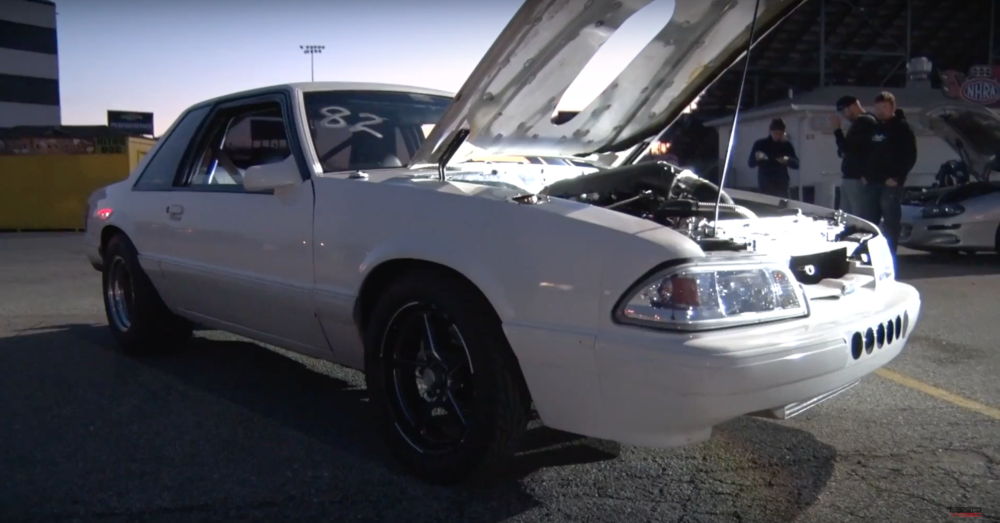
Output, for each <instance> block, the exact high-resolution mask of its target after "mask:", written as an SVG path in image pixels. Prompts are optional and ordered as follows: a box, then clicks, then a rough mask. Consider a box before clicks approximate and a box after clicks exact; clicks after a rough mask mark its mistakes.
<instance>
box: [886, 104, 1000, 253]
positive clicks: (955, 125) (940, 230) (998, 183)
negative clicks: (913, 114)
mask: <svg viewBox="0 0 1000 523" xmlns="http://www.w3.org/2000/svg"><path fill="white" fill-rule="evenodd" d="M924 120H925V124H926V126H927V128H929V129H931V130H933V131H934V132H935V133H937V134H938V135H939V136H941V137H942V138H943V139H944V140H945V141H946V142H947V143H948V144H949V145H951V146H952V148H953V149H954V150H955V152H956V153H957V154H958V155H959V157H960V158H961V159H962V161H963V162H965V163H966V165H968V167H969V169H970V170H971V171H972V172H973V181H971V182H970V183H967V184H963V185H957V186H951V187H940V188H935V189H930V190H927V191H923V192H919V193H915V194H911V195H910V196H909V197H907V198H906V199H905V200H904V201H903V220H902V232H901V234H900V239H899V244H900V245H902V246H904V247H908V248H910V249H915V250H921V251H927V252H970V253H971V252H980V251H996V252H1000V180H997V178H998V177H1000V176H998V175H994V176H993V179H992V180H991V179H990V173H991V171H993V170H995V169H996V165H997V161H996V154H997V152H1000V117H998V116H997V115H996V114H995V113H994V112H993V111H991V110H989V109H987V108H985V107H980V106H976V105H971V104H962V103H957V102H951V103H948V104H945V105H939V106H935V107H933V108H931V109H930V110H928V111H927V112H926V113H925V114H924Z"/></svg>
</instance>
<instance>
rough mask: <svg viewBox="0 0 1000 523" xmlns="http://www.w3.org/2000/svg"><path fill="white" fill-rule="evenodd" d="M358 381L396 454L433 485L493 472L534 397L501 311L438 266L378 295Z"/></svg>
mask: <svg viewBox="0 0 1000 523" xmlns="http://www.w3.org/2000/svg"><path fill="white" fill-rule="evenodd" d="M428 338H430V339H432V340H433V342H429V341H428ZM365 380H366V383H367V385H368V392H369V396H370V401H371V404H372V408H373V409H374V412H375V415H376V417H377V421H378V424H379V428H380V431H381V432H382V434H383V436H384V438H385V440H386V442H387V444H388V446H389V448H390V450H391V451H392V453H393V455H394V456H395V457H396V458H397V459H398V460H399V461H400V462H401V463H402V464H403V466H404V467H405V468H406V469H408V470H409V471H410V472H412V473H413V474H414V475H416V476H418V477H419V478H421V479H423V480H424V481H427V482H430V483H435V484H439V485H450V484H455V483H460V482H464V481H469V482H479V481H482V480H485V479H488V478H490V477H491V476H493V475H494V474H496V473H498V472H500V471H501V470H502V467H503V466H504V465H505V464H506V463H507V462H508V461H509V459H510V458H511V457H512V456H513V454H514V452H515V451H516V450H517V447H518V445H519V443H520V441H521V438H522V436H523V435H524V432H525V430H526V428H527V424H528V417H529V414H530V407H531V399H530V397H529V394H528V390H527V386H526V385H525V382H524V378H523V376H522V374H521V370H520V366H519V364H518V362H517V358H516V356H515V355H514V352H513V351H512V350H511V348H510V346H509V345H508V343H507V338H506V336H505V335H504V333H503V330H502V329H501V326H500V320H499V318H498V317H497V316H496V313H495V312H494V310H493V308H492V307H491V306H490V304H489V303H488V302H487V301H486V300H485V298H483V297H482V295H481V294H479V292H478V290H476V289H474V288H472V286H471V285H469V284H467V283H466V282H463V281H460V280H457V279H456V278H453V277H450V276H449V275H447V274H441V273H439V272H437V271H420V272H415V273H411V274H407V275H405V276H403V277H401V278H400V279H399V280H397V281H396V282H394V283H393V284H390V286H389V287H388V289H387V290H386V291H385V292H384V293H383V294H382V295H381V296H380V297H379V298H378V302H377V303H376V305H375V307H374V310H373V311H372V314H371V317H370V321H368V326H367V329H366V333H365ZM439 410H440V411H441V412H443V413H444V415H435V413H437V412H438V411H439Z"/></svg>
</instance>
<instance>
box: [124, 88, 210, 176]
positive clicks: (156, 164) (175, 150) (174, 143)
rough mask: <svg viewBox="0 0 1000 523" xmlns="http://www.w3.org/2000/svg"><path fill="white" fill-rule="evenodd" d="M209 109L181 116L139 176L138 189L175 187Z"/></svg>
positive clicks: (189, 112)
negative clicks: (185, 158) (179, 169)
mask: <svg viewBox="0 0 1000 523" xmlns="http://www.w3.org/2000/svg"><path fill="white" fill-rule="evenodd" d="M209 109H210V107H208V106H203V107H198V108H195V109H192V110H191V111H188V112H187V113H186V114H184V115H182V116H181V118H180V120H179V121H178V122H177V124H176V125H175V126H174V128H173V130H172V131H170V132H169V133H167V135H166V136H163V137H161V138H160V140H162V141H163V143H161V144H159V147H158V148H157V150H156V152H154V153H153V157H152V158H150V160H149V163H147V164H146V168H145V169H144V170H143V171H142V174H140V175H139V179H138V180H137V181H136V183H135V188H136V189H141V190H158V189H159V190H162V189H169V188H171V187H173V185H174V180H175V179H176V178H177V170H178V168H179V166H180V163H181V160H182V159H183V157H184V151H186V150H187V148H188V145H189V144H190V143H191V140H192V139H193V138H194V134H195V132H197V131H198V126H199V125H201V122H202V120H204V119H205V116H206V115H207V113H208V110H209Z"/></svg>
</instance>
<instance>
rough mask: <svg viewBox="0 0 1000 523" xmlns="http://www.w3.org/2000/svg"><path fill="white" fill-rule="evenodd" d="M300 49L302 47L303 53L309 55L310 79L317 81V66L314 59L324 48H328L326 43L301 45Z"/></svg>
mask: <svg viewBox="0 0 1000 523" xmlns="http://www.w3.org/2000/svg"><path fill="white" fill-rule="evenodd" d="M299 49H302V52H303V53H305V54H307V55H309V78H310V81H312V82H315V81H316V66H315V62H314V61H313V58H314V57H315V56H316V55H318V54H320V53H322V52H323V49H326V46H325V45H300V46H299Z"/></svg>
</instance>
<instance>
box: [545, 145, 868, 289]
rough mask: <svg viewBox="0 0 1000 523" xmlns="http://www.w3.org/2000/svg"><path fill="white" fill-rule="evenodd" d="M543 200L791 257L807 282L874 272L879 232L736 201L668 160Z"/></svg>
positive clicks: (715, 247) (835, 217) (836, 216)
mask: <svg viewBox="0 0 1000 523" xmlns="http://www.w3.org/2000/svg"><path fill="white" fill-rule="evenodd" d="M720 193H721V194H720ZM538 196H543V197H544V196H550V197H557V198H564V199H569V200H573V201H578V202H582V203H587V204H590V205H594V206H598V207H603V208H606V209H613V210H615V211H618V212H622V213H625V214H628V215H631V216H636V217H639V218H643V219H646V220H650V221H653V222H655V223H657V224H660V225H663V226H665V227H669V228H671V229H673V230H675V231H677V232H680V233H681V234H684V235H685V236H687V237H689V238H690V239H691V240H693V241H695V242H696V243H697V244H698V245H699V246H700V247H701V248H702V250H704V251H705V252H719V251H729V252H750V253H760V254H770V255H777V256H782V257H787V259H788V260H789V264H790V266H791V268H792V270H793V272H794V273H795V275H796V277H797V278H798V279H799V281H800V282H801V283H803V284H819V283H820V282H822V281H823V280H827V279H842V278H844V277H845V275H848V273H858V272H861V273H864V274H874V270H873V269H872V268H871V266H870V256H869V255H868V253H867V244H866V242H867V240H868V239H869V238H872V237H873V236H875V235H874V234H872V233H870V232H866V231H864V230H860V229H858V228H856V227H854V226H851V225H848V224H847V221H846V217H845V215H844V214H843V213H841V212H839V211H832V210H831V211H830V213H829V214H828V215H826V216H815V215H811V214H805V213H803V212H802V211H801V210H800V209H797V208H793V207H789V206H784V205H785V204H787V201H784V200H783V201H782V202H781V204H779V205H768V204H762V203H759V202H755V201H750V200H739V199H734V198H732V197H731V196H730V195H729V194H727V193H726V192H725V191H723V190H721V189H720V188H719V187H718V186H717V185H715V184H714V183H712V182H710V181H707V180H705V179H703V178H700V177H699V176H698V175H696V174H694V173H693V172H690V171H682V170H680V169H678V168H676V167H674V166H671V165H669V164H666V163H663V162H649V163H640V164H635V165H629V166H624V167H619V168H613V169H607V170H603V171H600V172H596V173H591V174H587V175H583V176H579V177H575V178H570V179H567V180H562V181H559V182H556V183H554V184H552V185H549V186H548V187H546V188H545V189H543V190H542V191H541V192H540V193H539V195H538ZM716 202H718V204H717V203H716ZM717 209H718V221H717V222H716V210H717Z"/></svg>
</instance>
